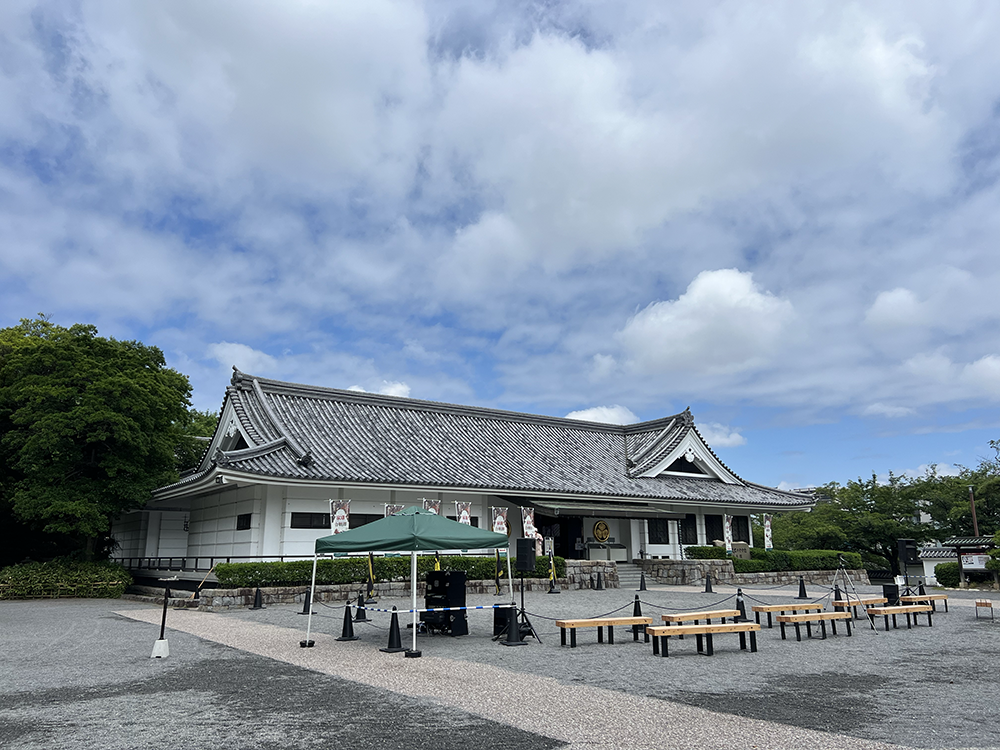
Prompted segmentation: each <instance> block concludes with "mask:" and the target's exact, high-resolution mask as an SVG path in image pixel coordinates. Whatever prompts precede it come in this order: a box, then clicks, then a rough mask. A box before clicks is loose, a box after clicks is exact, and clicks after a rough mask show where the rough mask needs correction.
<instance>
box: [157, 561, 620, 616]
mask: <svg viewBox="0 0 1000 750" xmlns="http://www.w3.org/2000/svg"><path fill="white" fill-rule="evenodd" d="M598 572H600V573H601V579H602V583H603V584H604V586H605V587H606V588H618V568H617V566H616V565H615V563H614V562H609V561H607V560H567V561H566V577H565V578H559V579H557V580H556V586H558V587H559V588H560V589H567V590H573V589H586V588H590V585H591V577H593V579H594V582H595V584H596V579H597V573H598ZM501 587H502V589H503V591H504V593H506V592H507V591H508V590H509V589H508V583H507V576H506V571H505V573H504V577H503V578H502V579H501ZM520 587H521V579H520V577H519V576H518V574H517V571H516V570H515V571H514V591H515V592H520V590H521V588H520ZM364 588H365V586H364V584H363V583H362V584H359V583H340V584H334V585H324V586H316V598H315V601H318V602H340V603H343V602H346V601H348V600H349V599H350V600H353V599H357V598H358V592H359V591H363V590H364ZM548 589H549V581H548V579H547V578H525V579H524V590H525V591H548ZM424 590H425V584H423V583H421V582H419V581H418V582H417V598H418V599H423V598H424ZM256 591H257V589H255V588H245V589H203V590H202V592H201V594H200V596H199V598H198V600H197V601H198V609H201V610H220V609H229V608H231V607H249V606H251V605H252V604H253V599H254V594H255V593H256ZM465 591H466V593H468V594H492V593H494V592H495V591H496V587H495V585H494V583H493V581H466V583H465ZM260 593H261V598H262V600H263V603H264V605H265V606H267V605H270V604H295V605H298V606H300V607H301V606H303V605H304V604H305V600H306V596H308V594H309V587H308V586H269V587H267V588H261V590H260ZM162 595H163V594H162V592H161V593H160V596H161V597H162ZM408 596H410V582H409V581H391V582H380V583H376V584H375V598H376V599H378V598H380V597H386V598H390V599H392V598H406V597H408Z"/></svg>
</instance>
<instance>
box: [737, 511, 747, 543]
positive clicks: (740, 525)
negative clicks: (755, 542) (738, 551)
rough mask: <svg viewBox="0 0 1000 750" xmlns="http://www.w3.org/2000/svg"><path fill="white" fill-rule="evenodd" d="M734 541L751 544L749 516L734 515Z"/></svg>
mask: <svg viewBox="0 0 1000 750" xmlns="http://www.w3.org/2000/svg"><path fill="white" fill-rule="evenodd" d="M733 541H734V542H746V543H747V544H750V517H749V516H733Z"/></svg>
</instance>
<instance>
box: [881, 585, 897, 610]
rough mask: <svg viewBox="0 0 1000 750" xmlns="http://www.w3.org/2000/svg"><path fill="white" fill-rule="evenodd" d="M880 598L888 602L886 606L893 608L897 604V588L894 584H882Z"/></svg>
mask: <svg viewBox="0 0 1000 750" xmlns="http://www.w3.org/2000/svg"><path fill="white" fill-rule="evenodd" d="M882 596H884V597H885V598H886V599H888V600H889V601H888V602H887V604H888V605H889V606H890V607H895V606H896V605H897V604H899V586H897V585H896V584H894V583H883V584H882Z"/></svg>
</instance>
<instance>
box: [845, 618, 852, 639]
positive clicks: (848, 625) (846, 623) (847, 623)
mask: <svg viewBox="0 0 1000 750" xmlns="http://www.w3.org/2000/svg"><path fill="white" fill-rule="evenodd" d="M844 624H845V625H846V626H847V637H848V638H850V636H851V621H850V620H844Z"/></svg>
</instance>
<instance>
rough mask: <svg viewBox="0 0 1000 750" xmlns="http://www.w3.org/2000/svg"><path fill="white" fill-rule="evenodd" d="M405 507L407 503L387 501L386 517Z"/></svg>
mask: <svg viewBox="0 0 1000 750" xmlns="http://www.w3.org/2000/svg"><path fill="white" fill-rule="evenodd" d="M405 507H406V506H405V505H399V504H396V503H386V504H385V515H386V518H388V517H389V516H394V515H396V514H397V513H400V512H401V511H402V510H403V508H405Z"/></svg>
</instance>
